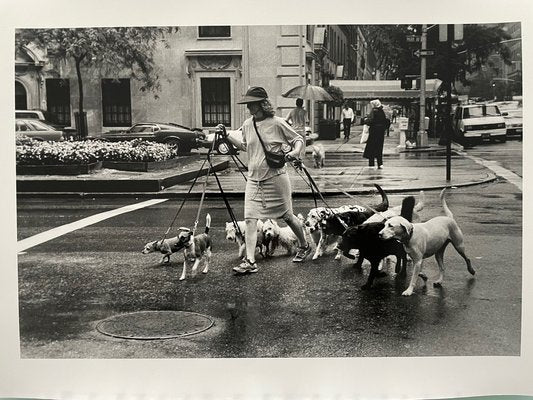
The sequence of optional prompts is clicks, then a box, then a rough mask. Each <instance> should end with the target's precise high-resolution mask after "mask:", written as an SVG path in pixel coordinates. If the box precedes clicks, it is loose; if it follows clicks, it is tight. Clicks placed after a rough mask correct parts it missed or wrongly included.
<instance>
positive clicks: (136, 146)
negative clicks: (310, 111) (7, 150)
mask: <svg viewBox="0 0 533 400" xmlns="http://www.w3.org/2000/svg"><path fill="white" fill-rule="evenodd" d="M16 151H17V156H16V160H17V172H18V171H19V170H20V171H23V170H28V169H23V168H19V167H22V166H36V167H37V166H59V167H60V166H67V165H68V166H72V165H91V164H94V165H98V164H97V163H98V162H100V165H101V164H102V163H101V162H117V164H120V163H122V162H125V163H127V164H132V163H134V164H135V163H142V164H146V163H154V162H164V161H166V160H171V159H174V158H175V157H176V156H177V153H176V152H175V150H174V149H173V148H172V147H170V146H167V145H166V144H161V143H153V142H145V141H141V140H132V141H124V142H114V143H112V142H105V141H100V140H87V141H80V142H69V141H65V142H41V141H37V140H31V139H30V140H27V139H26V138H17V150H16ZM29 170H31V168H30V169H29ZM66 170H67V169H65V171H66ZM69 170H72V169H69ZM141 170H142V169H141ZM20 173H24V172H20ZM26 173H28V172H26ZM65 173H67V172H65Z"/></svg>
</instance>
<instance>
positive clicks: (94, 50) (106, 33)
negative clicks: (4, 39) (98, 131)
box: [15, 27, 177, 132]
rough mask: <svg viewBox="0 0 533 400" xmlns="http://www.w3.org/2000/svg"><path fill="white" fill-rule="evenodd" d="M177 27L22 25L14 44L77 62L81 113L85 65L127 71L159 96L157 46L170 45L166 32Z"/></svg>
mask: <svg viewBox="0 0 533 400" xmlns="http://www.w3.org/2000/svg"><path fill="white" fill-rule="evenodd" d="M174 31H177V28H168V27H142V28H132V27H118V28H75V29H67V28H58V29H56V28H54V29H19V30H17V31H16V33H15V44H16V47H17V48H18V49H22V48H24V47H25V46H28V45H30V44H34V45H36V46H39V47H40V48H42V49H43V50H44V49H46V50H47V52H48V54H49V55H51V56H52V57H50V58H51V59H52V60H55V61H56V62H61V61H63V62H67V63H68V62H73V63H74V66H75V68H76V75H77V78H78V88H79V102H78V111H79V115H80V116H82V115H83V77H82V68H97V69H99V70H100V71H101V72H102V73H105V74H107V75H108V76H116V77H118V76H119V74H121V73H124V72H125V71H127V72H128V73H129V75H130V77H132V78H134V79H136V80H138V81H140V82H141V83H142V86H141V88H140V90H141V91H153V92H154V93H155V95H156V97H157V91H158V90H159V89H160V84H159V76H158V71H157V68H156V66H155V64H154V50H155V48H156V45H157V44H158V43H163V45H164V46H165V47H168V43H167V42H166V39H165V38H166V35H167V34H170V33H172V32H174ZM79 130H80V126H78V132H79Z"/></svg>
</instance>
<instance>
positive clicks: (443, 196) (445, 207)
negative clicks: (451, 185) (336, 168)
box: [440, 188, 453, 218]
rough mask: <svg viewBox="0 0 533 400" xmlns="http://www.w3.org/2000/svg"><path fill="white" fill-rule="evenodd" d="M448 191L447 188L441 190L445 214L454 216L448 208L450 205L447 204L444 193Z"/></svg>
mask: <svg viewBox="0 0 533 400" xmlns="http://www.w3.org/2000/svg"><path fill="white" fill-rule="evenodd" d="M445 192H446V188H444V189H442V190H441V192H440V201H441V203H442V208H443V209H444V214H446V216H447V217H450V218H453V214H452V212H451V211H450V209H449V208H448V205H447V204H446V199H445V195H444V193H445Z"/></svg>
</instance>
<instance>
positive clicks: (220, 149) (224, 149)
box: [215, 141, 231, 155]
mask: <svg viewBox="0 0 533 400" xmlns="http://www.w3.org/2000/svg"><path fill="white" fill-rule="evenodd" d="M215 150H216V152H217V153H218V154H222V155H227V154H229V153H230V151H231V150H230V147H229V145H228V143H226V142H223V141H221V142H218V143H217V144H216V146H215Z"/></svg>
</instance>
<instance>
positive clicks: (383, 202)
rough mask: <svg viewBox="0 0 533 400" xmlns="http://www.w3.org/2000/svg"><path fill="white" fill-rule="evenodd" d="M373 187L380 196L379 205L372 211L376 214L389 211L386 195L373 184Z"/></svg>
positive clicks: (379, 187)
mask: <svg viewBox="0 0 533 400" xmlns="http://www.w3.org/2000/svg"><path fill="white" fill-rule="evenodd" d="M374 186H375V187H376V189H377V190H378V192H379V194H380V195H381V203H379V204H378V205H377V206H375V207H374V209H375V210H376V211H377V212H382V211H387V210H388V209H389V198H388V197H387V193H385V191H384V190H383V189H382V188H381V186H379V185H378V184H376V183H374Z"/></svg>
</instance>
